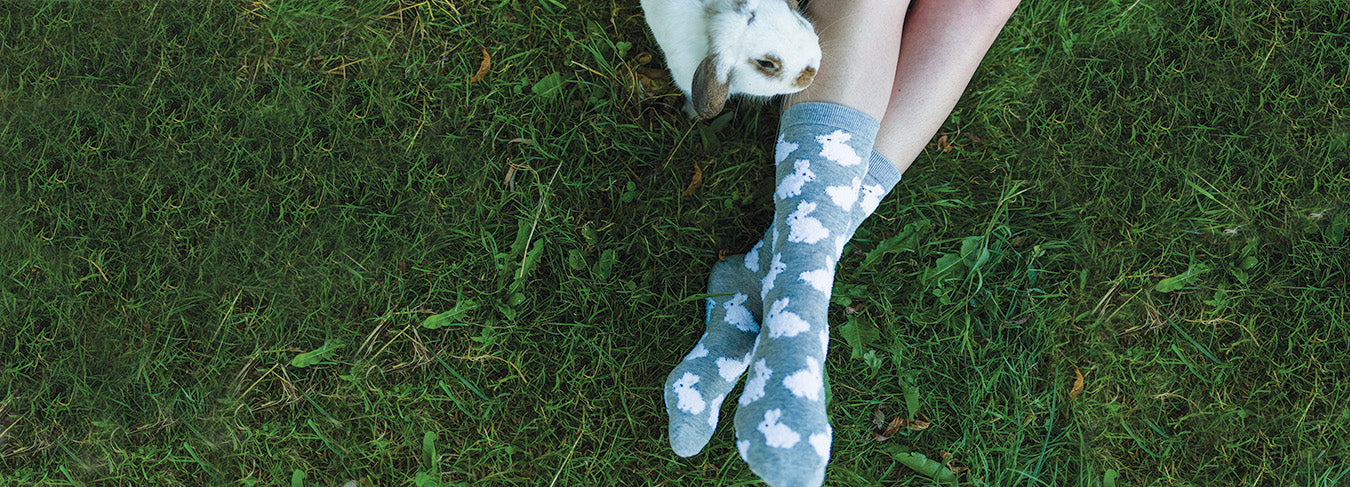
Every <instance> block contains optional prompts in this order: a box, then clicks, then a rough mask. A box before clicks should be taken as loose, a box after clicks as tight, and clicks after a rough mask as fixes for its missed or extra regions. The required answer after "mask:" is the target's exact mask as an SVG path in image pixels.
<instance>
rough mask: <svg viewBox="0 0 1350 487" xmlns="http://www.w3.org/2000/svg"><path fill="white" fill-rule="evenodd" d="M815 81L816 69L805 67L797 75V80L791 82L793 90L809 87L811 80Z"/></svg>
mask: <svg viewBox="0 0 1350 487" xmlns="http://www.w3.org/2000/svg"><path fill="white" fill-rule="evenodd" d="M813 79H816V68H813V67H810V66H807V67H806V69H803V70H802V72H800V73H797V79H794V80H792V87H793V88H803V89H805V88H806V87H807V86H811V80H813Z"/></svg>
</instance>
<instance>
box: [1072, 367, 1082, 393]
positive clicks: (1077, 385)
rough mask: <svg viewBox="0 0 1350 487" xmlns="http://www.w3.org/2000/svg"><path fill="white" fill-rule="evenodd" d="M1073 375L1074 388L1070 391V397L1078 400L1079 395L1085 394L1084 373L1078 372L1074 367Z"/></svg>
mask: <svg viewBox="0 0 1350 487" xmlns="http://www.w3.org/2000/svg"><path fill="white" fill-rule="evenodd" d="M1073 375H1074V379H1073V388H1071V389H1069V397H1071V398H1077V397H1078V395H1079V394H1082V393H1083V372H1082V371H1080V370H1078V367H1074V368H1073Z"/></svg>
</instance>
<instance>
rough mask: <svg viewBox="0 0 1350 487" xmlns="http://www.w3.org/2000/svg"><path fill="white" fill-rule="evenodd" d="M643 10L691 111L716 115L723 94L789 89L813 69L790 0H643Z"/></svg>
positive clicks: (814, 61) (809, 37)
mask: <svg viewBox="0 0 1350 487" xmlns="http://www.w3.org/2000/svg"><path fill="white" fill-rule="evenodd" d="M642 11H643V14H644V15H645V17H646V18H647V26H648V27H650V28H651V30H652V36H653V37H655V38H656V43H657V44H659V45H660V46H661V51H662V52H663V53H664V54H665V57H666V65H667V67H668V68H669V69H670V75H671V78H672V79H673V80H674V81H675V85H676V86H678V87H680V90H682V91H684V92H685V94H686V95H688V97H689V100H688V102H687V103H686V104H685V111H686V112H689V114H690V115H691V116H696V117H701V118H704V119H708V118H712V117H714V116H716V115H717V114H718V113H720V112H721V111H722V106H723V105H724V104H725V103H726V100H727V97H729V96H730V95H748V96H760V97H768V96H774V95H783V94H788V93H796V92H798V91H801V90H803V89H805V88H806V87H807V86H809V85H810V84H811V80H812V79H814V78H815V75H816V69H818V68H819V67H820V39H819V38H818V37H816V31H815V28H814V27H813V26H812V25H811V23H810V22H808V21H807V20H806V19H805V18H804V17H802V16H801V14H800V13H798V12H797V2H796V0H642Z"/></svg>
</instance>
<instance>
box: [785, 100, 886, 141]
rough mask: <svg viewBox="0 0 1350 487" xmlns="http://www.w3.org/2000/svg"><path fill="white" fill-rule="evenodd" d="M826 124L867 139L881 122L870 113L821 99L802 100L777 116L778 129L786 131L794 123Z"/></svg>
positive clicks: (878, 128)
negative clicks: (802, 101) (864, 136)
mask: <svg viewBox="0 0 1350 487" xmlns="http://www.w3.org/2000/svg"><path fill="white" fill-rule="evenodd" d="M804 124H811V125H827V126H830V127H833V128H838V129H844V130H847V131H848V132H850V133H854V134H857V135H860V136H862V135H866V136H867V138H868V140H871V139H873V138H875V137H876V133H877V131H878V130H880V129H881V123H880V122H878V121H877V119H875V118H872V116H871V115H868V114H866V113H863V112H861V111H858V110H855V109H852V108H849V107H846V106H843V105H839V104H836V103H828V102H823V101H812V102H804V103H798V104H795V105H792V106H790V107H787V108H786V109H784V110H783V113H782V115H780V116H779V129H778V130H779V131H780V132H783V131H786V130H787V129H788V128H789V127H792V126H794V125H804Z"/></svg>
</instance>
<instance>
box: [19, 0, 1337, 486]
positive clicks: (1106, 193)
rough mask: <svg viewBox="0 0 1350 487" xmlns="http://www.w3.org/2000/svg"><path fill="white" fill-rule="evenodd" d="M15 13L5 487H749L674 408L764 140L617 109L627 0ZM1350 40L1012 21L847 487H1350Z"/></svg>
mask: <svg viewBox="0 0 1350 487" xmlns="http://www.w3.org/2000/svg"><path fill="white" fill-rule="evenodd" d="M0 13H3V15H0V23H2V24H3V31H0V32H2V33H3V34H2V35H0V43H2V44H3V46H0V80H2V81H0V167H3V171H0V270H3V276H0V327H2V328H0V332H3V333H0V356H3V360H2V361H0V363H3V371H2V372H0V485H170V486H172V485H239V484H243V485H292V486H295V485H323V486H338V485H342V484H343V483H344V482H346V481H348V480H357V481H358V483H360V485H419V486H426V485H437V483H436V482H438V483H439V485H456V486H457V485H530V486H533V485H550V484H552V485H633V484H647V485H746V484H755V483H756V482H757V481H756V479H755V477H754V476H753V475H752V474H751V473H750V472H749V470H748V469H747V468H746V467H745V465H744V464H743V463H742V462H741V461H740V460H739V459H738V458H737V456H736V453H735V448H734V446H733V444H732V441H733V440H732V432H731V429H730V427H729V425H725V424H724V425H723V427H722V428H721V429H720V430H719V432H718V434H717V435H716V436H715V437H714V440H713V442H712V444H711V445H710V446H709V447H708V449H706V450H705V452H704V453H703V454H700V455H699V456H696V457H693V458H690V459H681V458H678V457H676V456H674V455H673V454H672V452H671V451H670V450H669V448H668V447H667V445H666V438H665V434H666V432H665V421H666V419H665V413H664V409H663V405H662V402H661V391H660V387H661V384H662V381H663V379H664V376H665V374H666V373H667V372H668V370H669V368H670V367H671V366H672V365H673V364H674V363H675V362H676V361H677V360H679V358H680V357H681V356H682V355H683V354H684V353H685V352H686V351H687V349H688V348H689V347H690V346H692V344H693V342H694V340H695V339H696V338H697V337H698V335H699V333H700V332H701V331H702V323H701V317H702V304H701V303H700V302H698V299H697V297H698V295H699V293H701V292H702V291H703V286H704V283H705V278H706V273H707V271H708V269H709V268H710V267H711V265H712V264H713V262H715V261H716V259H717V255H718V253H719V252H723V251H726V252H731V253H736V252H742V251H744V250H746V249H747V248H748V247H749V245H750V244H751V243H753V241H754V240H756V239H757V238H758V237H759V234H760V232H761V231H762V230H763V228H764V227H765V226H766V225H767V223H768V220H769V219H770V217H771V209H770V208H771V199H770V196H769V194H770V188H771V186H772V168H771V167H770V164H769V163H768V162H767V161H768V160H769V154H768V151H769V147H770V141H771V140H772V134H773V131H774V130H775V128H776V127H775V120H776V112H775V109H774V108H773V107H766V106H756V105H754V104H751V103H742V104H739V105H735V106H733V107H732V110H733V112H732V113H733V114H732V115H731V116H730V118H729V119H727V120H725V121H723V122H722V123H721V124H717V125H715V126H703V125H695V124H692V123H690V122H689V121H687V120H685V119H684V118H683V117H682V116H681V115H680V114H679V113H678V110H676V108H675V107H676V106H677V101H678V100H677V98H676V97H675V95H674V94H671V93H669V92H668V91H667V92H665V94H664V95H661V96H652V95H650V94H643V93H642V92H640V91H638V90H635V89H634V86H633V83H632V82H631V81H628V80H629V79H631V78H630V77H629V76H628V75H627V74H628V73H630V72H631V70H630V68H629V67H637V65H638V64H639V63H638V58H639V55H640V54H641V53H644V52H654V51H655V46H654V44H653V43H652V41H651V40H650V39H649V38H648V36H647V34H646V33H645V26H644V25H643V22H642V19H641V15H640V10H639V8H638V7H637V4H636V2H618V3H615V2H598V3H597V2H592V3H585V2H583V3H580V4H578V3H576V2H554V1H552V0H539V1H532V0H515V1H511V0H507V1H487V2H484V1H477V0H458V1H445V0H436V1H431V2H422V3H409V2H404V3H397V2H394V3H391V2H383V1H347V2H329V1H285V2H282V1H275V2H210V3H207V2H202V3H186V2H183V3H179V2H150V1H136V2H107V3H104V2H87V3H85V2H6V3H3V4H0ZM1346 32H1350V7H1347V5H1346V4H1345V3H1344V2H1337V1H1312V0H1309V1H1305V2H1275V3H1256V2H1218V1H1203V2H1201V1H1197V2H1158V1H1139V2H1124V1H1107V2H1091V3H1079V2H1069V3H1057V2H1048V1H1032V0H1027V1H1026V2H1024V4H1023V5H1022V6H1021V7H1020V9H1019V10H1018V12H1017V13H1016V14H1015V15H1014V17H1013V19H1012V20H1011V22H1010V23H1009V26H1008V28H1007V30H1006V31H1005V33H1004V34H1003V36H1002V37H1001V38H1000V39H999V41H998V43H997V44H996V45H995V46H994V48H993V50H992V51H991V53H990V54H989V56H988V58H987V59H986V61H985V64H984V65H983V67H982V68H981V71H980V72H979V73H978V74H977V76H976V79H975V80H974V81H973V82H972V84H971V87H970V89H969V91H968V93H967V95H966V97H965V98H964V99H963V100H962V102H961V104H960V105H959V106H958V107H957V109H956V111H955V112H954V113H953V115H952V116H951V118H950V120H949V122H948V123H947V124H946V125H945V126H944V127H943V128H942V130H941V132H940V134H941V135H945V136H947V137H948V140H949V141H950V143H951V144H952V146H953V148H952V150H951V151H949V152H943V151H940V150H938V146H937V145H936V144H935V145H933V146H932V147H931V150H929V151H928V152H926V153H924V154H923V155H921V156H920V158H919V161H918V162H917V163H916V165H915V166H914V168H913V169H912V170H911V171H910V172H909V173H908V174H906V179H905V181H904V182H902V183H901V184H900V186H898V187H897V189H896V191H895V192H894V193H893V194H892V195H891V196H890V197H889V198H888V199H887V200H886V201H885V202H883V204H882V206H881V208H880V209H879V210H878V212H877V215H876V216H874V217H873V218H872V219H871V220H869V221H868V222H867V223H866V224H865V225H864V226H863V228H862V229H861V230H860V232H859V234H858V236H857V238H856V239H855V240H854V241H853V242H852V243H851V244H850V246H849V247H848V248H847V249H846V255H845V258H844V259H843V261H842V262H841V264H840V268H839V273H838V276H839V280H838V283H837V285H836V287H835V299H834V300H835V303H836V305H835V306H834V307H833V309H832V311H831V312H832V317H833V321H832V323H833V324H834V328H835V330H836V332H835V335H834V343H833V348H832V353H831V354H830V360H829V363H828V367H827V371H828V374H829V376H830V380H831V392H832V400H831V403H830V404H831V405H830V413H831V416H832V418H833V423H834V426H835V432H836V435H835V446H834V457H833V461H832V463H831V467H830V470H829V474H828V477H827V483H828V484H830V485H869V486H870V485H930V484H931V483H932V482H931V481H930V480H929V479H928V478H926V477H923V476H919V475H917V474H915V473H913V471H911V470H909V469H907V468H906V467H903V466H901V465H900V464H899V463H897V462H896V461H895V460H894V458H893V457H892V455H891V452H890V451H889V450H888V449H898V450H903V451H913V452H917V453H922V454H924V455H926V456H929V457H941V456H942V455H944V454H949V455H950V456H951V460H953V461H954V462H955V463H954V465H957V466H962V467H966V468H969V471H968V472H966V473H964V474H962V475H961V477H960V480H961V483H962V484H965V485H989V486H1011V485H1028V486H1031V485H1056V486H1058V485H1083V486H1102V485H1106V486H1109V485H1197V486H1202V485H1203V486H1209V485H1280V486H1284V485H1317V486H1337V485H1341V486H1343V485H1350V455H1347V453H1346V452H1347V451H1348V450H1350V439H1348V438H1350V405H1347V404H1350V403H1347V398H1350V355H1347V353H1346V350H1347V349H1350V313H1348V308H1350V302H1347V301H1348V299H1347V296H1348V295H1350V286H1347V280H1350V201H1347V195H1350V158H1348V157H1347V155H1346V154H1347V151H1348V150H1350V147H1348V146H1350V115H1348V114H1347V111H1350V90H1348V89H1347V83H1350V79H1348V78H1347V76H1348V75H1350V74H1348V73H1350V71H1347V66H1350V37H1347V35H1346V34H1345V33H1346ZM484 53H487V56H489V57H490V60H491V61H490V67H489V68H488V70H487V71H485V72H484V73H483V75H482V76H481V77H480V78H481V79H475V78H476V77H475V74H476V73H477V72H478V71H479V67H480V66H481V65H482V61H483V58H484ZM659 64H660V63H659V61H652V62H651V63H650V64H649V65H648V67H659ZM625 66H629V67H625ZM714 127H715V128H714ZM695 174H701V180H702V182H701V185H700V186H698V187H697V188H694V190H693V191H692V192H690V193H689V194H684V193H686V189H687V188H689V187H690V181H691V179H692V178H693V177H694V175H695ZM984 252H987V254H986V255H985V258H984V259H980V258H979V255H980V254H981V253H984ZM940 260H941V261H942V262H944V263H953V262H959V263H960V264H957V265H956V266H955V267H954V268H953V269H952V270H950V271H947V272H938V271H936V269H938V267H937V264H938V262H939V261H940ZM977 261H978V262H977ZM1188 270H1189V271H1190V272H1189V273H1188ZM1206 270H1207V271H1206ZM1177 276H1182V277H1177ZM1165 280H1166V283H1165V284H1164V281H1165ZM1160 284H1163V286H1162V287H1160ZM1173 284H1175V286H1172V285H1173ZM1171 287H1176V289H1170V288H1171ZM454 309H458V310H460V311H461V313H459V314H458V316H456V317H455V319H453V320H451V323H450V324H449V326H446V327H443V328H438V329H427V328H422V327H421V326H420V324H421V323H422V321H423V320H424V319H425V318H427V317H429V316H431V315H432V314H435V313H440V312H444V311H448V310H454ZM325 342H328V343H329V344H330V345H336V344H339V343H341V344H342V345H343V346H342V348H338V349H336V350H334V351H333V352H332V353H330V354H328V355H326V356H324V357H322V361H321V362H320V363H319V364H316V365H312V366H308V367H297V366H292V365H290V362H291V360H292V359H294V358H295V357H296V356H297V355H299V354H301V353H303V352H308V351H312V350H316V349H320V348H321V347H322V346H323V345H324V344H325ZM855 349H856V350H855ZM855 352H856V353H855ZM869 352H870V354H869ZM855 356H856V357H857V358H855ZM1075 370H1077V371H1079V372H1081V373H1082V374H1083V377H1084V381H1083V389H1082V392H1081V394H1071V387H1072V385H1073V383H1074V378H1075ZM729 407H730V405H729V406H728V408H729ZM878 408H880V409H881V410H883V414H885V415H887V416H888V417H889V416H893V415H896V414H902V415H909V414H917V415H918V416H920V417H925V418H927V419H929V420H930V421H931V426H930V427H928V428H927V429H925V430H923V431H920V432H909V433H902V434H901V435H899V436H897V437H895V438H892V439H890V440H888V441H886V442H875V441H873V440H872V437H871V433H872V430H873V415H874V413H875V411H876V410H877V409H878ZM1110 472H1114V473H1115V474H1118V475H1119V481H1113V480H1111V478H1110V477H1111V474H1110Z"/></svg>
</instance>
